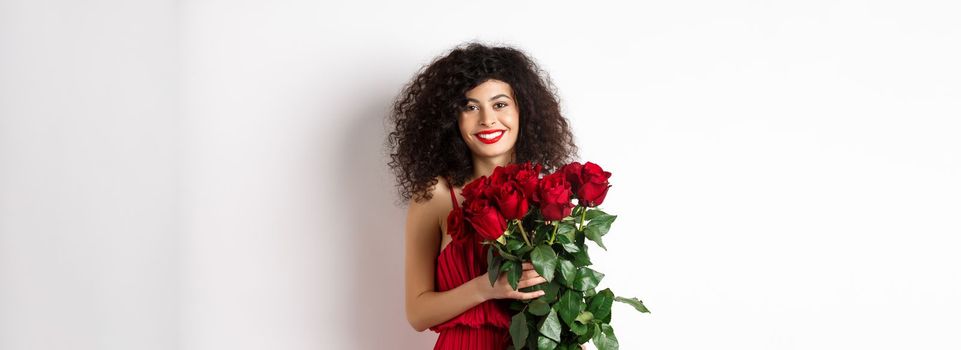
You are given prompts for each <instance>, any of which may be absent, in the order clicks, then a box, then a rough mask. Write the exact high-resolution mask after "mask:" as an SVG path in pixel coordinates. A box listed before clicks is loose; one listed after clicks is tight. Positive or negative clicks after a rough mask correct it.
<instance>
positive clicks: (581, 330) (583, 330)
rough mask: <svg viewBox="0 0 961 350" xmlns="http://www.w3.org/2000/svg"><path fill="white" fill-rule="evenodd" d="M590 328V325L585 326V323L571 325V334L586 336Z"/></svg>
mask: <svg viewBox="0 0 961 350" xmlns="http://www.w3.org/2000/svg"><path fill="white" fill-rule="evenodd" d="M575 320H577V319H575ZM588 327H589V326H588V325H586V324H583V323H580V322H574V323H571V333H574V334H575V335H584V334H587V329H588Z"/></svg>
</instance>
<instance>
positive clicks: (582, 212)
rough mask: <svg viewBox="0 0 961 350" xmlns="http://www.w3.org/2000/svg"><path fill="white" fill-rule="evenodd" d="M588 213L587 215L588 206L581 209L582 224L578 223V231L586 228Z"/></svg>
mask: <svg viewBox="0 0 961 350" xmlns="http://www.w3.org/2000/svg"><path fill="white" fill-rule="evenodd" d="M586 215H587V208H586V207H585V208H584V210H582V211H581V224H580V225H578V226H580V227H579V228H578V229H577V230H578V231H580V230H583V229H584V216H586Z"/></svg>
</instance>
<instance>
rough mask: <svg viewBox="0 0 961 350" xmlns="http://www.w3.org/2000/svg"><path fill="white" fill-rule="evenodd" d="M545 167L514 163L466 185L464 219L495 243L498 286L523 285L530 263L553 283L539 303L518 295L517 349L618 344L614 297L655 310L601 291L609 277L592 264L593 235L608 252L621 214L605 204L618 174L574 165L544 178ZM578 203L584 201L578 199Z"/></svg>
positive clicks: (491, 265)
mask: <svg viewBox="0 0 961 350" xmlns="http://www.w3.org/2000/svg"><path fill="white" fill-rule="evenodd" d="M541 170H542V167H541V165H539V164H531V163H524V164H510V165H508V166H504V167H497V168H495V169H494V171H493V173H492V174H491V176H489V177H487V176H482V177H480V178H478V179H476V180H474V181H472V182H470V183H469V184H467V185H466V186H464V190H463V195H464V206H463V210H464V218H465V220H466V221H467V223H469V225H470V227H471V228H473V230H474V232H476V233H477V234H478V235H480V236H481V237H482V238H483V239H484V242H483V243H484V244H487V245H489V246H490V249H489V250H488V254H487V266H488V277H490V281H491V285H493V284H494V282H495V281H496V280H497V278H498V277H499V276H500V274H501V273H505V274H507V280H508V282H509V283H510V284H511V286H512V287H513V288H514V289H515V290H517V283H518V281H519V280H520V277H521V272H522V267H521V264H522V262H524V261H530V262H531V263H532V264H533V265H534V269H535V270H536V271H537V273H538V274H540V275H541V276H542V277H544V278H545V279H546V280H547V281H548V283H541V284H538V285H535V286H531V287H528V288H525V289H524V290H523V291H525V292H527V291H534V290H543V291H544V295H543V296H540V297H538V298H535V299H532V300H513V301H512V302H511V305H510V307H511V309H512V310H514V311H516V312H517V313H516V314H515V315H514V316H513V318H512V319H511V326H510V334H511V338H512V340H513V348H514V349H517V350H519V349H522V348H524V347H525V346H526V347H527V348H529V349H564V350H566V349H580V344H583V343H586V342H587V341H589V340H593V342H594V345H595V346H597V348H598V349H600V350H607V349H617V348H618V343H617V338H616V337H615V336H614V329H613V328H612V327H611V325H610V322H611V306H612V304H613V302H614V301H619V302H623V303H626V304H629V305H631V306H633V307H634V308H635V309H637V310H638V311H640V312H649V311H648V310H647V308H646V307H645V306H644V304H643V303H642V302H641V301H640V300H638V299H637V298H624V297H620V296H615V295H614V293H613V292H611V290H610V289H609V288H607V289H604V290H601V291H596V287H597V285H598V284H599V283H600V281H601V279H602V278H604V274H603V273H601V272H598V271H596V270H594V269H591V268H590V267H589V266H590V265H591V259H590V257H589V255H588V253H587V245H586V244H585V239H588V240H591V241H593V242H594V243H596V244H597V245H598V246H600V247H601V248H603V249H604V250H607V248H606V247H605V246H604V242H603V240H602V237H603V236H604V235H606V234H607V233H608V231H609V230H610V227H611V223H613V222H614V219H615V218H617V216H616V215H610V214H608V213H605V212H603V211H602V210H601V209H599V208H598V206H599V205H600V204H601V203H603V202H604V198H605V197H606V196H607V191H608V188H610V187H611V185H610V183H609V182H608V179H609V178H610V176H611V173H610V172H607V171H604V169H601V167H600V166H598V165H597V164H594V163H591V162H587V163H584V164H583V165H582V164H580V163H578V162H573V163H570V164H567V165H564V166H563V167H561V168H560V169H558V170H557V171H556V172H554V173H551V174H547V175H544V176H543V177H541V176H540V175H541ZM574 200H577V204H575V203H574Z"/></svg>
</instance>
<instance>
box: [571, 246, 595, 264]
mask: <svg viewBox="0 0 961 350" xmlns="http://www.w3.org/2000/svg"><path fill="white" fill-rule="evenodd" d="M580 248H581V250H579V251H577V252H574V253H571V255H573V256H574V266H577V267H582V266H589V265H591V264H592V262H591V257H590V256H588V255H587V246H586V245H581V246H580Z"/></svg>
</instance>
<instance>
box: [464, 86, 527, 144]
mask: <svg viewBox="0 0 961 350" xmlns="http://www.w3.org/2000/svg"><path fill="white" fill-rule="evenodd" d="M466 95H467V105H465V106H463V108H462V109H461V113H460V121H459V125H460V133H461V137H462V138H463V139H464V141H465V142H467V147H468V148H470V150H471V153H473V154H474V157H478V158H500V157H506V158H507V161H510V159H511V156H512V154H513V152H514V144H515V143H517V133H518V131H519V130H518V128H519V125H518V122H519V120H518V119H519V117H520V112H519V110H518V109H517V103H516V102H515V100H514V91H513V89H511V86H510V85H509V84H507V83H505V82H503V81H500V80H495V79H490V80H487V81H485V82H483V83H481V84H480V85H477V86H476V87H474V88H473V89H470V90H468V91H467V93H466ZM491 131H494V132H491Z"/></svg>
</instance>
